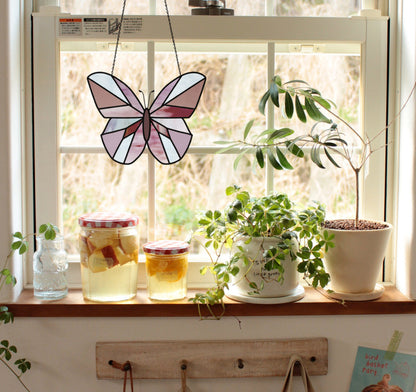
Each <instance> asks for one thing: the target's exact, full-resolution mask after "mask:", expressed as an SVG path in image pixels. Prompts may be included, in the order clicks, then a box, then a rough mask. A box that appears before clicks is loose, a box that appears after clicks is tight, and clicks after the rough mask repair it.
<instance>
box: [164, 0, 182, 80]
mask: <svg viewBox="0 0 416 392" xmlns="http://www.w3.org/2000/svg"><path fill="white" fill-rule="evenodd" d="M164 2H165V9H166V16H167V17H168V23H169V29H170V38H171V39H172V44H173V50H174V51H175V56H176V64H177V65H178V72H179V75H182V73H181V66H180V65H179V58H178V52H177V51H176V43H175V38H174V36H173V29H172V22H171V20H170V15H169V10H168V3H167V0H164Z"/></svg>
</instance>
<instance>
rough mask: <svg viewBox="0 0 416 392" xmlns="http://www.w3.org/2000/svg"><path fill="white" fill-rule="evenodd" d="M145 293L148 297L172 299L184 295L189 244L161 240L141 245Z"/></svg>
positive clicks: (160, 299) (162, 299)
mask: <svg viewBox="0 0 416 392" xmlns="http://www.w3.org/2000/svg"><path fill="white" fill-rule="evenodd" d="M143 250H144V253H145V255H146V275H147V293H148V295H149V298H150V299H155V300H159V301H172V300H176V299H182V298H184V297H186V273H187V271H188V253H189V244H188V243H187V242H184V241H172V240H161V241H153V242H148V243H147V244H144V245H143Z"/></svg>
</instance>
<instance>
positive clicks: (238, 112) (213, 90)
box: [155, 53, 267, 146]
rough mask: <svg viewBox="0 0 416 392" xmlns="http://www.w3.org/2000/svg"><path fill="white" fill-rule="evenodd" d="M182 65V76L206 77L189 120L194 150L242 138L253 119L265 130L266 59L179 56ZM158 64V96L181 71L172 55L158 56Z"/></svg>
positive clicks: (242, 56) (208, 55)
mask: <svg viewBox="0 0 416 392" xmlns="http://www.w3.org/2000/svg"><path fill="white" fill-rule="evenodd" d="M179 61H180V66H181V71H182V73H185V72H190V71H196V72H201V73H202V74H204V75H205V76H206V77H207V81H206V85H205V88H204V92H203V94H202V97H201V100H200V102H199V104H198V107H197V109H196V111H195V113H194V114H193V115H192V117H191V118H190V119H189V120H187V124H188V127H189V129H190V131H191V133H192V134H193V139H192V145H193V146H204V145H205V146H206V145H213V143H214V142H215V141H218V140H222V139H230V140H234V139H236V138H240V137H241V134H242V132H243V130H244V126H245V124H246V123H247V122H248V121H249V120H251V119H252V118H257V120H258V121H257V125H258V126H263V127H264V124H265V117H264V116H261V115H260V113H259V112H258V110H257V105H258V99H259V97H260V96H261V94H262V93H263V92H264V90H265V87H266V78H267V75H266V69H267V67H266V56H265V55H251V54H228V53H224V54H209V53H207V54H205V53H204V54H201V53H197V54H189V53H179ZM155 63H156V64H155V66H156V71H155V79H156V93H157V92H159V91H160V90H161V88H163V86H164V85H165V84H167V83H168V82H169V81H170V80H172V79H174V78H176V77H177V76H178V69H177V67H176V60H175V56H174V54H173V53H158V54H157V55H156V61H155Z"/></svg>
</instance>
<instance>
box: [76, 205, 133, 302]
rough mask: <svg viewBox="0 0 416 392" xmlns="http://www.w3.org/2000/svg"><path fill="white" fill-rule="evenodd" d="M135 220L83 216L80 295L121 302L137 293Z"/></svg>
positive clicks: (123, 216)
mask: <svg viewBox="0 0 416 392" xmlns="http://www.w3.org/2000/svg"><path fill="white" fill-rule="evenodd" d="M137 222H138V219H137V217H134V216H132V215H129V214H127V215H120V214H103V213H92V214H86V215H83V216H82V217H80V218H79V223H80V226H81V233H80V236H79V249H80V257H81V278H82V292H83V295H84V297H85V298H86V299H90V300H94V301H103V302H104V301H121V300H125V299H129V298H132V297H134V296H135V295H136V292H137V275H138V255H139V243H138V238H137Z"/></svg>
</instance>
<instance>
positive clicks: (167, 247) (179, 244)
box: [143, 240, 189, 255]
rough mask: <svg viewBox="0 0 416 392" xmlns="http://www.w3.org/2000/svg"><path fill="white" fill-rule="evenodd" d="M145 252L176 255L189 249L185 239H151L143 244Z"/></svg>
mask: <svg viewBox="0 0 416 392" xmlns="http://www.w3.org/2000/svg"><path fill="white" fill-rule="evenodd" d="M143 250H144V251H145V252H146V253H152V254H154V255H176V254H179V253H186V252H188V251H189V244H188V243H187V242H185V241H174V240H160V241H152V242H148V243H146V244H144V245H143Z"/></svg>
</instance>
